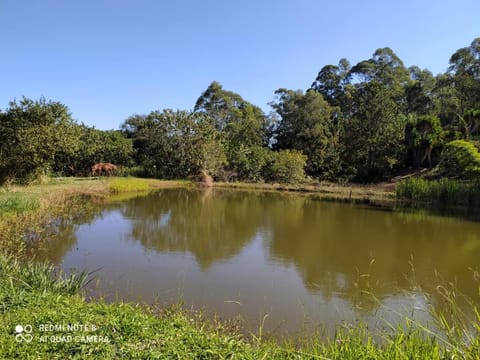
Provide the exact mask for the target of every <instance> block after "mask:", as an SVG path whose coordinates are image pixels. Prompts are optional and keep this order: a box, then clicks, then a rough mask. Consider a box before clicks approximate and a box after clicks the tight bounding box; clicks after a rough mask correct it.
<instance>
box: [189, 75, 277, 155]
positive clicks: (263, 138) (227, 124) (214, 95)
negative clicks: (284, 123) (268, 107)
mask: <svg viewBox="0 0 480 360" xmlns="http://www.w3.org/2000/svg"><path fill="white" fill-rule="evenodd" d="M194 111H195V112H201V113H205V114H208V115H209V116H210V117H212V118H213V119H214V123H215V128H216V129H217V130H218V131H220V132H223V133H224V134H225V137H226V140H227V142H228V143H229V144H228V145H229V146H230V147H234V148H235V147H238V146H240V144H242V145H244V146H257V145H262V144H268V136H269V124H268V121H267V118H266V117H265V115H264V113H263V111H262V110H261V109H260V108H259V107H258V106H255V105H252V104H251V103H249V102H248V101H246V100H244V99H243V98H242V97H241V96H240V95H239V94H237V93H234V92H232V91H228V90H225V89H223V87H222V85H220V84H219V83H218V82H216V81H214V82H212V83H211V84H210V85H209V86H208V88H207V89H206V90H205V91H204V92H203V93H202V95H201V96H200V97H199V98H198V100H197V102H196V104H195V107H194Z"/></svg>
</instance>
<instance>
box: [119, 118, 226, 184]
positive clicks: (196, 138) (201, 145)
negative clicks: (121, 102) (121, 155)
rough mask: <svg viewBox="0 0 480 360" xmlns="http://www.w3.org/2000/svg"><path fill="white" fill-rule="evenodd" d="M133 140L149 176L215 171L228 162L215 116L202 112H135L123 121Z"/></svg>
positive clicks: (179, 175) (163, 176)
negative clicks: (141, 113)
mask: <svg viewBox="0 0 480 360" xmlns="http://www.w3.org/2000/svg"><path fill="white" fill-rule="evenodd" d="M122 130H123V131H124V132H125V133H126V134H127V136H128V137H129V138H131V139H132V140H133V144H134V148H135V150H136V153H137V156H136V159H137V161H138V163H139V164H140V165H141V166H143V167H144V170H145V172H146V173H147V174H148V175H150V176H155V177H160V178H186V177H188V176H192V175H197V174H198V173H199V172H200V171H201V170H206V171H207V172H209V173H211V174H212V173H214V172H215V171H216V170H217V168H218V167H220V166H221V165H223V164H224V163H225V162H226V159H225V152H224V147H223V144H222V143H221V138H220V136H219V133H218V132H217V131H216V130H215V126H214V120H213V119H212V118H210V117H209V116H207V115H205V114H201V113H191V112H187V111H173V110H163V111H162V112H160V111H152V112H151V113H150V114H148V115H146V116H142V115H134V116H132V117H130V118H128V119H127V120H126V121H125V123H124V124H123V125H122Z"/></svg>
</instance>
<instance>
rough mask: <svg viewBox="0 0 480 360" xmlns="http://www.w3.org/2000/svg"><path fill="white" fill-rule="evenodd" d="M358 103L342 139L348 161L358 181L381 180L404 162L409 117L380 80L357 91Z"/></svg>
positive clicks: (348, 165) (346, 160)
mask: <svg viewBox="0 0 480 360" xmlns="http://www.w3.org/2000/svg"><path fill="white" fill-rule="evenodd" d="M354 104H355V113H354V116H353V117H352V118H351V119H348V120H346V122H345V132H344V136H343V138H342V140H343V143H344V144H345V152H344V153H343V160H344V164H345V166H347V167H349V168H350V169H351V172H352V176H353V178H354V180H356V181H360V182H369V181H377V180H381V179H382V178H385V177H386V176H388V175H389V174H391V173H392V171H393V170H394V169H395V168H397V167H398V166H399V165H400V164H401V160H402V154H403V151H404V149H403V140H404V131H405V119H404V117H403V116H402V115H401V113H400V111H399V108H398V105H397V104H396V102H395V101H394V99H393V95H392V92H391V91H390V90H389V89H388V88H386V87H385V86H384V85H383V84H381V83H378V82H376V81H372V82H370V83H368V84H366V85H365V87H364V88H362V89H359V90H358V91H357V92H356V97H355V100H354Z"/></svg>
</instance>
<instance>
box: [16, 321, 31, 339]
mask: <svg viewBox="0 0 480 360" xmlns="http://www.w3.org/2000/svg"><path fill="white" fill-rule="evenodd" d="M32 331H33V327H32V325H25V326H22V325H17V326H15V333H16V335H15V340H17V342H23V341H25V342H26V343H29V342H31V341H32V340H33V335H32Z"/></svg>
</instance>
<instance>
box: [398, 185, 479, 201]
mask: <svg viewBox="0 0 480 360" xmlns="http://www.w3.org/2000/svg"><path fill="white" fill-rule="evenodd" d="M397 200H400V201H406V202H411V203H414V204H422V203H423V204H433V205H441V206H464V207H480V181H476V182H461V181H458V180H449V179H441V180H425V179H419V178H410V179H407V180H405V181H403V182H401V183H399V184H398V185H397Z"/></svg>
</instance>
